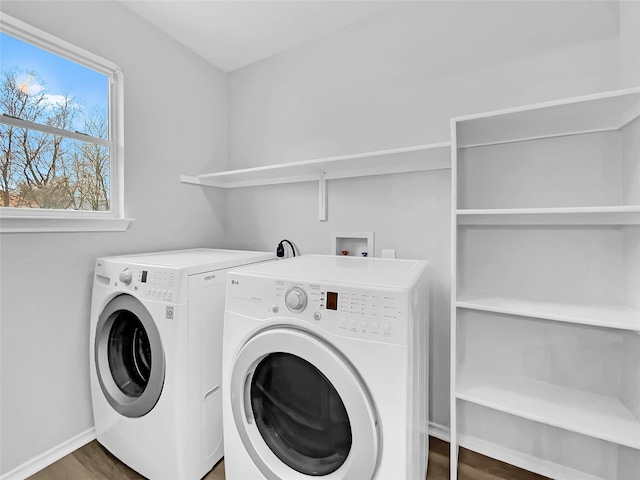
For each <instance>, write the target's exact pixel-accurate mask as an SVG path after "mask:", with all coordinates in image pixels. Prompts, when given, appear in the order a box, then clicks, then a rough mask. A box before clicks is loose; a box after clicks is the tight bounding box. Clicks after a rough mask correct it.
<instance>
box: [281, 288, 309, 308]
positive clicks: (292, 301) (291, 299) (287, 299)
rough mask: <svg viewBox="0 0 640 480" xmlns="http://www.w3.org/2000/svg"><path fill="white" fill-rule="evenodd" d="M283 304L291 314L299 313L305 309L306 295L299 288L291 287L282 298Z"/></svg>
mask: <svg viewBox="0 0 640 480" xmlns="http://www.w3.org/2000/svg"><path fill="white" fill-rule="evenodd" d="M284 303H285V304H286V305H287V308H288V309H289V310H291V311H292V312H296V313H300V312H302V311H303V310H304V309H305V308H306V307H307V293H306V292H305V291H304V290H303V289H301V288H300V287H291V288H290V289H289V290H288V291H287V293H286V294H285V296H284Z"/></svg>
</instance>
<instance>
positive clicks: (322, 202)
mask: <svg viewBox="0 0 640 480" xmlns="http://www.w3.org/2000/svg"><path fill="white" fill-rule="evenodd" d="M318 202H319V205H318V207H319V209H318V215H319V218H318V219H319V220H320V221H321V222H326V221H327V178H326V174H325V172H322V173H321V174H320V178H319V179H318Z"/></svg>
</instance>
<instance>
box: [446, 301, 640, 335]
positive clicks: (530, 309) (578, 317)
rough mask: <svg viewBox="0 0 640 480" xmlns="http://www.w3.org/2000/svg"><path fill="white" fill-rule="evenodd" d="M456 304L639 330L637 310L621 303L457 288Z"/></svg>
mask: <svg viewBox="0 0 640 480" xmlns="http://www.w3.org/2000/svg"><path fill="white" fill-rule="evenodd" d="M456 306H457V307H459V308H466V309H471V310H481V311H485V312H495V313H504V314H507V315H518V316H523V317H530V318H540V319H545V320H555V321H559V322H567V323H577V324H581V325H593V326H597V327H605V328H616V329H620V330H631V331H634V332H640V310H638V309H633V308H630V307H628V306H625V305H609V304H605V305H601V304H592V305H588V304H576V303H552V302H539V301H535V300H526V299H520V298H510V297H501V296H494V295H491V294H488V293H481V292H460V293H459V294H458V298H457V301H456Z"/></svg>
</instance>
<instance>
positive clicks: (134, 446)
mask: <svg viewBox="0 0 640 480" xmlns="http://www.w3.org/2000/svg"><path fill="white" fill-rule="evenodd" d="M274 258H275V256H274V255H273V254H272V253H266V252H245V251H236V250H214V249H192V250H179V251H170V252H158V253H149V254H142V255H125V256H119V257H106V258H100V259H98V260H97V262H96V267H95V276H94V285H93V297H92V306H91V329H90V331H91V335H90V342H89V345H90V354H91V355H90V362H89V363H90V373H91V396H92V402H93V414H94V421H95V428H96V436H97V439H98V441H99V442H100V443H101V444H102V445H103V446H105V447H106V448H107V449H108V450H109V451H111V453H113V454H114V455H115V456H116V457H117V458H119V459H120V460H122V461H123V462H124V463H125V464H127V465H129V466H130V467H131V468H133V469H134V470H136V471H138V472H139V473H141V474H142V475H144V476H145V477H148V478H151V479H172V480H175V479H180V480H190V479H199V478H202V476H204V475H205V474H206V473H207V472H208V471H209V470H210V469H211V468H212V467H213V466H214V465H215V463H216V462H217V461H218V460H219V459H220V458H221V456H222V448H223V442H222V417H221V415H222V404H221V402H222V399H221V392H220V387H221V375H222V369H221V368H222V323H223V315H224V295H225V285H226V275H227V271H228V270H229V269H230V268H232V267H238V266H241V265H248V264H254V263H259V262H265V261H268V260H272V259H274Z"/></svg>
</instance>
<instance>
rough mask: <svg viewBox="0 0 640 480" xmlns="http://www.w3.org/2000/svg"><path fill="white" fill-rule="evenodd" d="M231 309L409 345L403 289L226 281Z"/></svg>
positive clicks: (251, 279)
mask: <svg viewBox="0 0 640 480" xmlns="http://www.w3.org/2000/svg"><path fill="white" fill-rule="evenodd" d="M227 283H228V284H227V309H228V310H231V311H233V310H234V309H236V308H237V309H238V311H242V312H243V313H244V314H245V315H247V314H249V315H251V316H255V317H257V318H262V319H265V320H266V319H273V318H274V317H286V318H290V319H295V320H299V321H303V322H305V323H308V324H311V325H313V327H314V328H320V329H322V330H324V331H327V332H331V333H333V334H336V335H341V336H348V337H356V338H362V339H367V340H376V341H381V342H385V343H397V344H406V342H407V339H408V329H409V325H408V323H409V310H410V305H409V294H408V292H407V291H404V290H402V289H396V290H377V289H368V288H362V287H357V286H338V285H328V284H320V283H306V282H292V281H288V280H273V279H265V278H256V277H249V276H246V277H245V276H239V277H238V279H235V278H233V274H232V275H231V276H230V279H229V280H228V282H227Z"/></svg>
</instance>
